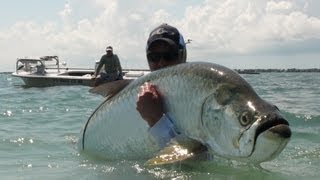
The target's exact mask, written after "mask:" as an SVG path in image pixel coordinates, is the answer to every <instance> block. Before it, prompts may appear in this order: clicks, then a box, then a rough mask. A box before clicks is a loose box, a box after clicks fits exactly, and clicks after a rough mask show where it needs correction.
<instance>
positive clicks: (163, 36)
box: [136, 24, 187, 148]
mask: <svg viewBox="0 0 320 180" xmlns="http://www.w3.org/2000/svg"><path fill="white" fill-rule="evenodd" d="M146 53H147V60H148V64H149V68H150V70H151V71H155V70H158V69H161V68H165V67H168V66H172V65H176V64H180V63H185V62H186V58H187V50H186V44H185V42H184V39H183V36H182V35H181V34H180V32H179V31H178V30H177V29H176V28H175V27H172V26H170V25H168V24H162V25H160V26H159V27H157V28H156V29H154V30H153V31H152V32H151V33H150V35H149V39H148V41H147V48H146ZM136 109H137V111H138V112H139V113H140V115H141V117H142V118H143V119H144V120H145V121H146V122H147V123H148V125H149V126H150V129H149V132H150V134H151V136H152V137H153V138H154V139H155V140H156V142H157V143H158V145H159V147H161V148H163V147H164V146H165V145H166V144H167V143H168V142H169V141H170V140H171V138H173V137H175V136H176V135H177V134H178V133H177V130H176V129H175V127H174V124H173V123H172V121H171V120H170V117H169V116H168V115H167V114H166V112H165V108H164V104H163V101H162V97H161V95H160V94H159V93H158V91H157V89H156V86H155V85H153V84H151V83H145V84H144V85H142V86H141V87H140V92H139V94H138V97H137V101H136Z"/></svg>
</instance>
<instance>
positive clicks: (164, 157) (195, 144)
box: [145, 138, 208, 166]
mask: <svg viewBox="0 0 320 180" xmlns="http://www.w3.org/2000/svg"><path fill="white" fill-rule="evenodd" d="M207 150H208V149H207V147H206V146H204V145H203V144H201V143H200V142H199V141H196V140H193V139H190V138H184V139H183V140H182V141H181V139H177V138H174V139H172V140H171V141H170V143H169V144H168V146H166V147H165V148H164V149H162V150H161V151H160V152H159V153H158V154H157V155H156V156H155V157H153V158H151V159H149V160H148V161H147V162H146V163H145V166H157V165H165V164H172V163H176V162H180V161H183V160H186V159H190V158H192V157H195V156H197V155H199V154H202V153H203V152H206V151H207Z"/></svg>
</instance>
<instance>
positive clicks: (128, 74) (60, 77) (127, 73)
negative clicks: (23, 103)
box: [12, 56, 150, 87]
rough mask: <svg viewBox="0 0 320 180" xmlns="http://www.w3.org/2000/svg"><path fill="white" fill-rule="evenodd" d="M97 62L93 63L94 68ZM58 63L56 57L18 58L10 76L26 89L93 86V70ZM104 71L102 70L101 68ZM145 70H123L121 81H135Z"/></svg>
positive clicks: (146, 71) (145, 72)
mask: <svg viewBox="0 0 320 180" xmlns="http://www.w3.org/2000/svg"><path fill="white" fill-rule="evenodd" d="M98 63H99V62H96V63H95V68H96V67H97V65H98ZM65 65H66V64H65V63H62V64H61V63H60V62H59V58H58V56H43V57H40V58H18V59H17V61H16V71H15V72H13V73H12V76H14V77H19V78H21V79H22V80H23V81H24V83H25V86H27V87H46V86H59V85H84V86H94V79H92V75H93V74H94V72H95V68H92V69H85V68H67V67H61V66H65ZM102 69H104V68H102ZM149 72H150V71H149V70H146V69H123V79H136V78H139V77H141V76H143V75H145V74H147V73H149Z"/></svg>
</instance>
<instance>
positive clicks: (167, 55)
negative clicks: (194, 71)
mask: <svg viewBox="0 0 320 180" xmlns="http://www.w3.org/2000/svg"><path fill="white" fill-rule="evenodd" d="M177 57H178V53H173V52H161V53H155V52H148V53H147V59H148V61H149V62H153V63H158V62H159V61H160V60H161V59H162V60H163V61H166V62H171V61H174V60H176V59H177Z"/></svg>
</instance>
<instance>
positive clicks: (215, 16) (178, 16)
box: [0, 0, 320, 71]
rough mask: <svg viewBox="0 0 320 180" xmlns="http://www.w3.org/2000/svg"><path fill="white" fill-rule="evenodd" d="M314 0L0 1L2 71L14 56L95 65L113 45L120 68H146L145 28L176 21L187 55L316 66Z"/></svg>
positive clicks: (231, 63)
mask: <svg viewBox="0 0 320 180" xmlns="http://www.w3.org/2000/svg"><path fill="white" fill-rule="evenodd" d="M319 9H320V1H317V0H256V1H252V0H241V1H239V0H203V1H201V0H162V1H159V2H158V1H154V0H135V1H129V0H68V1H63V0H28V1H21V0H19V1H18V0H2V1H1V6H0V16H1V17H2V18H1V21H0V48H1V54H0V62H1V66H0V71H13V70H14V68H15V60H16V59H17V58H19V57H38V56H43V55H58V56H59V57H60V59H61V61H65V62H67V64H68V66H69V67H88V68H93V66H94V62H95V61H96V60H99V58H100V57H101V55H102V54H103V53H104V50H105V47H106V46H108V45H112V46H113V47H114V51H115V53H117V54H118V55H119V57H120V60H121V63H122V66H123V67H124V68H146V67H147V63H146V58H145V52H144V51H145V44H146V40H147V38H148V34H149V32H150V31H151V30H152V29H153V28H154V27H156V26H157V25H159V24H161V23H164V22H166V23H169V24H171V25H174V26H176V27H177V28H178V29H179V30H180V32H181V33H182V34H183V35H184V37H185V39H192V43H191V44H188V61H210V62H215V63H218V64H222V65H225V66H228V67H230V68H240V69H241V68H311V67H316V68H320V60H319V59H320V58H319V57H320V11H319Z"/></svg>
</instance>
